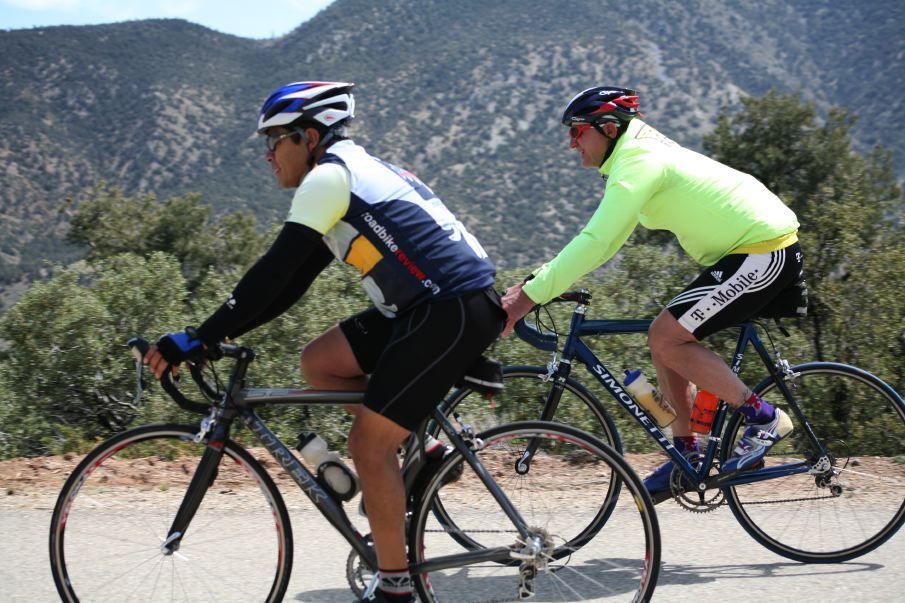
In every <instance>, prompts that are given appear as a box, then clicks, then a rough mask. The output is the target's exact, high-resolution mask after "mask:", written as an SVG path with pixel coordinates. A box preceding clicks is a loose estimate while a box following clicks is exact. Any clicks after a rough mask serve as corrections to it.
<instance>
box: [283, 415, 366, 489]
mask: <svg viewBox="0 0 905 603" xmlns="http://www.w3.org/2000/svg"><path fill="white" fill-rule="evenodd" d="M297 450H298V451H299V454H301V455H302V458H303V459H305V460H306V461H307V462H308V463H309V464H310V465H311V466H312V467H316V468H317V479H318V481H319V482H320V483H321V484H323V485H325V486H326V487H327V488H329V489H330V490H331V491H332V492H333V494H335V495H336V497H337V498H339V499H340V500H349V499H351V498H352V497H353V496H355V495H356V494H357V493H358V489H359V486H358V476H357V475H355V473H354V472H353V471H352V470H351V469H349V468H348V467H346V464H345V463H343V461H342V459H341V458H340V457H339V454H337V453H336V452H335V451H333V450H328V449H327V443H326V442H324V440H322V439H321V438H320V436H318V435H317V434H316V433H314V432H311V433H308V434H305V433H304V432H303V433H302V434H300V435H299V445H298V447H297Z"/></svg>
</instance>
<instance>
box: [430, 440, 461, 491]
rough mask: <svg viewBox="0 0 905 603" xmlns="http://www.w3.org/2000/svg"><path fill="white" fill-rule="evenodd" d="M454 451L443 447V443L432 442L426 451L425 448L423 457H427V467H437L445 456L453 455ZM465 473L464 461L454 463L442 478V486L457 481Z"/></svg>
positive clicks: (449, 447)
mask: <svg viewBox="0 0 905 603" xmlns="http://www.w3.org/2000/svg"><path fill="white" fill-rule="evenodd" d="M454 450H455V449H454V448H453V447H451V446H444V445H443V442H440V441H438V440H434V442H433V445H432V446H431V448H430V449H429V450H428V449H427V448H425V450H424V455H425V456H426V457H427V463H428V467H437V466H439V465H440V463H441V462H442V461H443V459H445V458H446V457H447V456H449V455H450V454H452V453H453V451H454ZM464 472H465V461H459V462H458V463H456V464H455V465H454V466H453V467H452V468H451V469H450V470H449V471H447V472H446V475H444V476H443V484H444V485H446V484H449V483H452V482H455V481H458V480H459V478H460V477H462V474H463V473H464Z"/></svg>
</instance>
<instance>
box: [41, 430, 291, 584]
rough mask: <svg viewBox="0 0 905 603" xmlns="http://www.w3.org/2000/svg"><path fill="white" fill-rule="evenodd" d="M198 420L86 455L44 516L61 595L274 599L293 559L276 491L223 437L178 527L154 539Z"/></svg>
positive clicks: (168, 517)
mask: <svg viewBox="0 0 905 603" xmlns="http://www.w3.org/2000/svg"><path fill="white" fill-rule="evenodd" d="M196 431H197V428H195V427H191V426H184V425H183V426H180V425H146V426H143V427H138V428H135V429H131V430H129V431H126V432H123V433H121V434H118V435H116V436H114V437H112V438H110V439H109V440H107V441H105V442H104V443H102V444H101V445H99V446H98V447H97V448H95V449H94V450H93V451H91V452H90V453H89V454H88V456H86V457H85V458H84V459H83V460H82V462H81V463H79V465H78V467H76V469H75V471H73V473H72V475H70V476H69V479H68V480H67V481H66V484H65V485H64V486H63V490H62V491H61V492H60V495H59V498H58V499H57V503H56V506H55V507H54V511H53V517H52V519H51V525H50V567H51V571H52V573H53V578H54V581H55V582H56V586H57V590H58V591H59V594H60V597H61V598H62V599H63V600H64V601H83V602H91V601H218V602H222V601H262V600H263V601H280V600H281V599H282V598H283V595H284V593H285V590H286V585H287V584H288V582H289V574H290V571H291V568H292V529H291V527H290V524H289V516H288V514H287V512H286V506H285V504H284V503H283V499H282V497H281V496H280V494H279V492H278V491H277V489H276V486H275V485H274V483H273V481H272V480H271V478H270V477H269V476H268V475H267V473H266V472H265V471H264V469H263V468H262V467H261V465H260V464H259V463H258V462H257V461H256V460H255V459H254V458H253V457H252V456H251V455H250V454H249V453H248V452H246V451H245V450H244V449H242V448H240V447H239V446H238V445H237V444H235V443H234V442H232V441H228V442H226V445H225V446H224V455H223V459H222V461H221V462H220V466H219V467H218V472H217V475H216V477H215V478H214V481H213V482H212V484H211V485H210V488H209V489H208V491H207V494H206V495H205V497H204V500H203V502H202V503H201V506H200V508H199V509H198V512H197V513H196V515H195V517H194V518H193V520H192V522H191V524H190V525H189V529H188V530H187V531H186V533H185V534H184V536H183V538H182V541H181V544H180V546H179V548H178V549H177V550H176V551H174V552H172V553H169V554H167V553H166V552H165V551H164V549H163V548H162V547H161V545H162V544H163V542H164V539H165V538H166V537H167V534H168V533H169V530H170V525H171V523H172V521H173V518H174V517H175V516H176V511H177V509H178V508H179V505H180V503H181V502H182V498H183V495H184V494H185V492H186V489H187V488H188V485H189V483H190V482H191V479H192V476H193V475H194V473H195V468H196V466H197V465H198V461H199V460H200V458H201V455H202V453H203V451H204V448H205V446H206V443H205V442H201V443H195V442H194V441H193V436H194V434H195V432H196Z"/></svg>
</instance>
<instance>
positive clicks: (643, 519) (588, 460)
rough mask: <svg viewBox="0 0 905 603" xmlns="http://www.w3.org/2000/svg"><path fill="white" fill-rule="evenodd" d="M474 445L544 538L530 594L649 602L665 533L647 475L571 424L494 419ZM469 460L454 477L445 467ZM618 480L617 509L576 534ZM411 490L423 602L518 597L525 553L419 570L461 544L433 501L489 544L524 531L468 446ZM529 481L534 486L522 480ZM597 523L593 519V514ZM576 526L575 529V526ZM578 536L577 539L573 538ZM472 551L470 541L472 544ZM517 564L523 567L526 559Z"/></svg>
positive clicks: (515, 538)
mask: <svg viewBox="0 0 905 603" xmlns="http://www.w3.org/2000/svg"><path fill="white" fill-rule="evenodd" d="M478 438H479V440H481V441H482V442H483V446H482V447H480V448H479V450H477V452H476V453H475V454H476V455H477V456H478V458H479V459H480V460H481V464H482V465H483V466H484V468H485V469H486V470H487V471H488V473H489V474H490V475H492V476H493V478H494V480H495V481H496V483H497V484H498V485H499V486H500V488H501V489H502V490H503V491H504V492H505V493H506V495H507V497H508V498H509V500H510V501H511V502H512V503H513V506H514V507H515V508H516V509H517V510H518V512H519V513H520V514H521V515H522V517H523V518H524V519H525V521H526V523H527V524H528V526H529V527H530V528H531V530H532V532H533V533H534V534H538V535H539V537H540V539H541V540H542V541H543V542H544V543H545V546H544V554H543V555H542V558H543V560H544V561H543V563H544V564H546V567H534V570H535V571H536V576H534V578H533V586H534V593H533V594H534V595H536V596H537V598H538V600H543V601H578V600H580V601H585V600H589V599H593V600H599V599H601V598H602V597H607V596H612V597H613V598H614V600H631V601H648V600H650V597H651V596H652V594H653V591H654V588H655V587H656V583H657V578H658V576H659V571H660V533H659V526H658V523H657V517H656V514H655V512H654V506H653V502H652V501H651V499H650V496H649V495H648V493H647V490H646V489H645V488H644V486H643V484H642V483H641V480H640V479H639V478H638V476H637V475H636V474H635V472H634V471H633V470H632V468H631V467H630V466H629V464H628V463H627V462H626V461H625V459H624V458H623V457H622V455H621V454H619V453H618V452H617V451H616V450H614V449H613V448H612V447H610V446H608V445H607V444H606V443H604V442H603V441H601V440H600V439H598V438H595V437H593V436H591V435H589V434H587V433H585V432H583V431H581V430H578V429H575V428H573V427H570V426H568V425H562V424H559V423H553V422H547V421H525V422H518V423H512V424H509V425H501V426H498V427H494V428H492V429H490V430H488V431H486V432H483V433H481V434H479V435H478ZM529 441H536V442H540V446H539V449H538V453H537V455H536V456H535V461H534V463H533V464H532V465H531V469H530V471H529V473H528V474H527V475H516V471H515V470H514V469H515V462H516V460H517V459H518V458H519V457H520V456H521V454H522V449H523V447H524V446H525V445H526V443H527V442H529ZM460 463H465V466H464V473H463V475H462V477H461V478H459V479H458V480H456V481H452V482H449V480H447V479H446V476H447V474H448V473H450V472H455V471H456V470H457V465H459V464H460ZM614 479H615V480H618V481H619V483H620V487H619V488H618V491H619V492H620V493H621V494H622V496H617V499H618V500H616V501H614V508H615V510H613V511H612V512H611V513H610V514H609V515H608V517H609V519H608V521H607V522H606V525H605V526H599V527H598V529H597V530H595V531H594V532H593V534H588V535H587V537H586V538H584V539H581V540H580V541H579V540H578V539H576V538H573V537H571V536H570V533H571V532H573V531H574V530H575V529H577V530H578V531H581V530H582V529H583V528H584V526H585V525H587V523H588V521H587V516H592V517H593V516H597V517H599V515H600V514H601V512H602V511H601V508H600V503H599V501H600V499H601V498H602V497H603V494H602V491H603V490H606V489H607V488H608V483H607V482H610V481H612V480H614ZM422 485H423V488H422V489H420V490H419V491H416V492H414V503H413V506H412V518H411V522H410V524H409V525H410V530H409V534H408V538H409V547H408V550H409V558H410V563H411V564H412V567H413V568H414V569H413V573H412V578H413V581H414V583H415V586H416V589H417V591H418V594H419V597H420V600H421V601H422V602H423V603H433V602H438V601H439V602H443V603H445V602H447V601H463V600H468V601H503V600H506V601H508V600H516V599H518V598H520V597H519V592H518V589H519V587H520V586H521V585H522V582H521V581H520V579H519V576H520V572H523V571H526V569H527V570H529V571H530V569H531V566H530V565H529V566H521V564H522V563H524V562H523V561H520V560H517V559H513V560H511V561H506V560H503V561H489V562H482V563H472V564H469V565H468V566H467V571H466V569H465V568H463V567H462V566H459V567H452V568H449V569H442V570H434V571H427V572H421V573H418V570H419V569H420V568H419V567H418V564H420V563H423V562H425V561H427V562H428V563H429V562H430V559H435V558H438V557H440V558H442V557H444V556H445V555H450V554H456V553H462V552H463V550H462V548H461V546H460V545H458V544H456V543H457V540H456V539H454V538H449V537H448V536H449V535H450V534H449V528H448V527H446V526H444V525H443V524H442V523H440V522H438V521H437V519H436V516H435V513H434V509H435V508H436V507H437V500H438V499H440V498H442V499H444V500H443V503H442V507H443V508H445V509H446V510H447V511H448V512H449V513H452V514H454V515H455V522H454V525H455V526H457V527H456V528H455V529H459V530H463V531H466V532H472V533H469V535H468V539H469V540H470V541H472V542H480V545H481V546H482V547H485V548H488V549H490V548H495V547H500V546H504V547H505V546H508V547H512V548H515V549H517V548H519V547H520V546H521V544H520V542H519V534H518V533H517V531H516V530H515V529H514V528H513V526H512V523H511V522H510V521H509V519H508V518H507V517H506V516H505V514H504V513H503V512H502V510H501V508H500V506H499V503H497V502H496V500H495V499H493V497H492V496H491V494H490V492H489V490H487V489H486V487H485V486H484V485H483V483H481V482H480V480H479V478H478V477H477V474H476V473H475V472H474V470H473V469H472V468H471V467H470V466H469V465H468V464H467V462H465V461H464V459H463V456H462V454H461V453H460V452H459V451H455V452H453V453H451V454H449V455H448V456H447V457H446V458H445V459H444V461H443V462H442V464H441V465H440V466H439V467H437V469H436V471H435V472H434V473H433V474H432V475H431V476H430V477H429V478H428V479H426V480H425V481H424V482H422ZM525 486H528V487H531V490H530V491H529V490H528V489H526V488H524V487H525ZM592 523H593V521H592ZM574 525H577V526H578V528H574V527H573V526H574ZM569 543H572V544H569ZM466 550H474V549H469V548H466ZM520 566H521V567H520Z"/></svg>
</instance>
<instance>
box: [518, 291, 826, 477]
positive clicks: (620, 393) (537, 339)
mask: <svg viewBox="0 0 905 603" xmlns="http://www.w3.org/2000/svg"><path fill="white" fill-rule="evenodd" d="M586 311H587V306H586V305H584V304H579V305H578V306H577V307H576V309H575V311H574V312H573V313H572V322H571V325H570V328H569V333H568V335H567V336H566V338H565V343H564V344H563V346H562V356H561V359H560V362H559V366H558V367H557V369H556V370H557V376H558V377H561V379H562V381H563V382H564V381H565V379H566V378H567V377H568V376H569V373H570V372H571V366H572V360H573V359H574V358H576V357H577V358H578V359H579V360H580V361H581V362H582V364H584V365H585V368H587V369H588V371H589V372H590V373H591V374H592V375H594V377H595V378H596V379H597V381H599V382H600V384H601V385H602V386H603V387H604V389H606V390H607V391H608V392H609V393H610V395H611V396H612V397H613V398H614V399H615V400H616V401H617V402H618V403H619V405H620V406H621V407H622V408H623V409H624V410H625V411H626V412H627V413H628V414H629V415H630V416H631V417H632V418H634V419H635V421H637V422H638V424H639V425H641V427H642V428H643V429H644V430H645V431H647V432H648V433H649V434H650V436H651V437H653V438H654V440H656V442H657V444H659V446H660V447H661V448H662V449H663V451H664V452H666V454H667V455H669V457H670V458H671V459H672V461H673V463H675V466H676V467H679V468H680V469H681V470H682V472H683V473H684V474H685V476H686V477H687V478H688V479H689V480H690V481H692V482H693V483H695V484H696V485H698V486H699V487H700V486H701V485H704V484H705V480H706V476H707V473H708V472H709V470H710V467H711V465H712V463H713V460H714V458H715V457H716V455H717V452H718V448H719V444H720V441H721V435H720V433H721V432H722V430H723V425H724V423H725V420H726V416H727V414H728V411H729V406H728V405H727V404H726V403H725V402H724V401H722V400H720V402H719V405H718V406H717V411H716V415H715V417H714V420H713V426H712V427H711V432H710V439H709V442H708V445H707V448H706V449H705V451H704V462H703V464H702V465H701V469H700V470H699V471H698V470H695V468H694V466H692V465H691V463H689V462H688V460H687V459H686V458H685V457H684V456H683V455H682V453H680V452H679V451H678V450H676V448H675V446H673V445H672V442H670V441H669V438H667V437H666V435H665V434H664V433H663V432H662V431H661V430H660V428H659V427H658V426H657V424H656V422H655V421H654V420H653V419H652V418H651V417H650V415H649V414H648V413H647V412H646V411H645V410H644V408H643V407H642V406H640V405H639V404H638V403H637V402H636V401H635V399H634V398H632V396H631V394H629V393H628V392H627V391H625V389H624V388H623V386H622V384H621V382H620V380H619V379H618V378H617V377H616V376H614V375H613V374H612V373H611V372H610V371H609V369H607V368H606V366H604V364H603V363H602V362H601V361H600V359H598V358H597V356H596V355H595V354H594V352H592V351H591V349H590V348H589V347H588V345H587V344H586V343H584V342H583V341H582V340H581V338H582V336H586V335H587V336H595V335H617V334H619V335H621V334H631V333H647V331H648V329H649V328H650V325H651V322H652V321H650V320H587V319H585V312H586ZM738 326H739V328H740V329H741V333H740V335H739V338H738V343H737V344H736V348H735V355H734V357H733V361H732V365H731V368H732V371H733V372H734V373H736V374H738V373H739V371H740V370H741V365H742V360H743V359H744V356H745V350H746V349H747V347H748V345H749V344H750V345H751V346H753V347H754V349H755V350H756V351H757V353H758V355H759V356H760V358H761V360H762V361H763V363H764V365H765V366H766V367H768V369H769V370H770V373H771V376H772V377H773V379H774V381H775V382H776V384H777V385H778V386H779V389H780V390H781V391H782V393H783V395H784V396H785V398H786V400H787V401H788V402H789V406H790V407H791V409H792V411H793V412H794V413H795V416H796V417H797V418H798V420H799V422H800V424H801V425H803V426H804V428H805V432H806V434H807V436H808V438H809V439H810V440H811V442H813V444H814V446H815V447H816V450H817V451H818V453H819V455H818V458H820V457H824V456H825V455H826V451H825V449H824V447H823V445H822V444H821V443H820V441H819V440H818V439H817V437H816V435H815V434H814V432H813V430H812V429H811V427H810V425H809V424H808V422H807V420H806V419H805V417H804V415H803V414H802V413H801V410H800V409H799V408H798V405H797V404H795V402H794V398H793V397H792V394H791V392H790V391H789V389H788V387H787V385H786V383H785V379H784V377H785V375H784V374H783V373H782V371H781V370H780V369H779V368H778V367H776V366H775V365H774V362H773V359H772V358H771V356H770V354H769V352H768V351H767V349H766V346H764V343H763V341H761V339H760V336H759V335H758V334H757V330H756V328H755V325H754V324H753V323H750V322H747V323H742V324H740V325H738ZM525 327H527V329H525ZM517 331H518V334H519V336H520V337H522V339H524V340H525V341H527V342H528V343H530V344H531V345H533V346H534V347H536V348H539V349H541V350H546V351H550V352H556V351H557V342H556V339H555V338H553V337H551V336H549V335H546V334H539V332H538V331H537V330H536V329H534V328H533V327H529V326H528V325H524V327H522V328H520V329H517ZM552 404H553V401H552V400H551V399H550V398H548V399H547V406H546V407H545V408H544V411H543V414H542V417H541V418H542V419H545V420H549V419H550V417H552V416H553V414H554V412H555V407H551V405H552ZM809 469H810V465H809V463H807V462H804V461H801V462H797V463H788V464H784V465H778V466H774V467H764V468H761V469H756V470H750V471H745V472H743V473H734V474H729V475H727V476H726V477H722V476H717V477H716V478H711V482H710V483H709V484H707V485H711V486H712V485H718V486H720V487H726V486H734V485H738V484H749V483H753V482H758V481H764V480H769V479H774V478H778V477H785V476H788V475H795V474H798V473H806V472H808V471H809Z"/></svg>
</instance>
